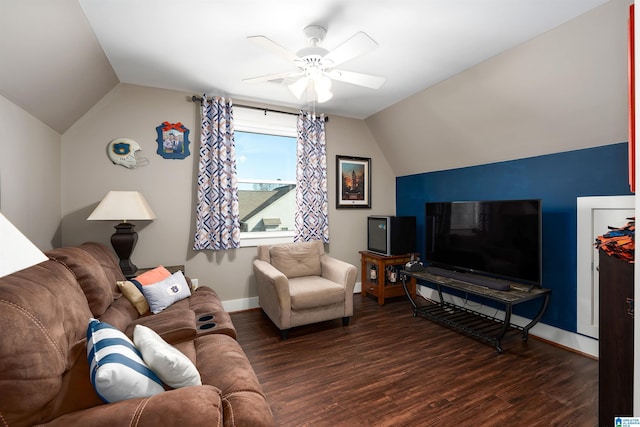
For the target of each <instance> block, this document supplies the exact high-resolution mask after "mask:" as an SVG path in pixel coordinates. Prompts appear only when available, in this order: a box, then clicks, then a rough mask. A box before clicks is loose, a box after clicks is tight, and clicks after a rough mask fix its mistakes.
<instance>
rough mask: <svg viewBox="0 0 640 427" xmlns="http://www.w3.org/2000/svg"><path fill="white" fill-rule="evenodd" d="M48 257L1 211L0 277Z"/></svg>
mask: <svg viewBox="0 0 640 427" xmlns="http://www.w3.org/2000/svg"><path fill="white" fill-rule="evenodd" d="M47 259H48V258H47V256H46V255H45V254H44V253H43V252H42V251H41V250H40V249H38V248H37V247H36V246H35V245H34V244H33V243H31V241H29V239H27V238H26V237H25V236H24V234H22V233H21V232H20V230H18V229H17V228H16V227H15V226H14V225H13V224H12V223H11V222H9V220H8V219H7V218H5V216H4V215H2V213H0V277H3V276H7V275H9V274H11V273H15V272H16V271H19V270H23V269H25V268H27V267H31V266H32V265H36V264H39V263H41V262H43V261H46V260H47Z"/></svg>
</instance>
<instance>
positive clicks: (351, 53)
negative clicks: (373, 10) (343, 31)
mask: <svg viewBox="0 0 640 427" xmlns="http://www.w3.org/2000/svg"><path fill="white" fill-rule="evenodd" d="M376 47H378V43H376V42H375V40H373V39H372V38H371V37H369V36H368V35H367V34H366V33H364V32H362V31H360V32H358V33H356V34H355V35H353V36H352V37H351V38H350V39H348V40H347V41H345V42H344V43H342V44H341V45H340V46H338V47H337V48H335V49H334V50H332V51H331V52H329V53H328V54H326V55H325V56H324V58H323V59H328V60H330V61H331V62H332V63H333V66H334V67H335V66H338V65H340V64H344V63H345V62H347V61H351V60H352V59H355V58H357V57H359V56H362V55H364V54H365V53H368V52H371V51H372V50H374V49H375V48H376Z"/></svg>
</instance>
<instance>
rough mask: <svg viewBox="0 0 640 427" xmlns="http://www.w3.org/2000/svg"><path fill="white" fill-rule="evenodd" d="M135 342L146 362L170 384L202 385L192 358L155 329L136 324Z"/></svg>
mask: <svg viewBox="0 0 640 427" xmlns="http://www.w3.org/2000/svg"><path fill="white" fill-rule="evenodd" d="M133 342H134V343H135V345H136V347H138V349H139V350H140V353H142V358H143V359H144V361H145V363H146V364H147V365H149V367H150V368H151V369H153V371H154V372H155V373H156V374H158V376H159V377H160V379H161V380H162V381H164V383H165V384H167V385H168V386H170V387H173V388H180V387H188V386H191V385H202V381H201V380H200V373H199V372H198V369H197V368H196V367H195V365H194V364H193V363H192V362H191V360H190V359H189V358H188V357H187V356H185V355H184V354H183V353H182V352H181V351H180V350H178V349H177V348H175V347H174V346H172V345H171V344H169V343H167V342H166V341H165V340H163V339H162V337H161V336H160V335H158V334H157V333H156V332H155V331H154V330H153V329H150V328H148V327H146V326H143V325H136V327H135V328H134V329H133Z"/></svg>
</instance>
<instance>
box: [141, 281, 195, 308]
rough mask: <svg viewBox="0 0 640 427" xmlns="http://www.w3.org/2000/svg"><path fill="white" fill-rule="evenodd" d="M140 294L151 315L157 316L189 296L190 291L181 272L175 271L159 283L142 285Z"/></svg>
mask: <svg viewBox="0 0 640 427" xmlns="http://www.w3.org/2000/svg"><path fill="white" fill-rule="evenodd" d="M142 293H143V294H144V297H145V298H146V299H147V302H148V303H149V307H150V308H151V312H152V313H153V314H158V313H160V312H161V311H162V310H164V309H165V308H167V307H169V306H170V305H171V304H173V303H174V302H178V301H180V300H183V299H185V298H188V297H189V296H191V290H190V289H189V285H188V284H187V280H186V279H185V278H184V275H183V274H182V271H176V272H175V273H173V274H172V275H171V276H169V277H167V278H166V279H164V280H161V281H159V282H156V283H153V284H150V285H142Z"/></svg>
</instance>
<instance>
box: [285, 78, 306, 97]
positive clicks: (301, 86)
mask: <svg viewBox="0 0 640 427" xmlns="http://www.w3.org/2000/svg"><path fill="white" fill-rule="evenodd" d="M308 85H309V78H308V77H302V78H300V79H298V80H297V81H295V82H293V83H291V84H290V85H289V86H288V88H289V90H290V91H291V93H292V94H293V96H295V97H296V98H298V99H302V95H303V94H304V92H305V91H306V89H307V86H308Z"/></svg>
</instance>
